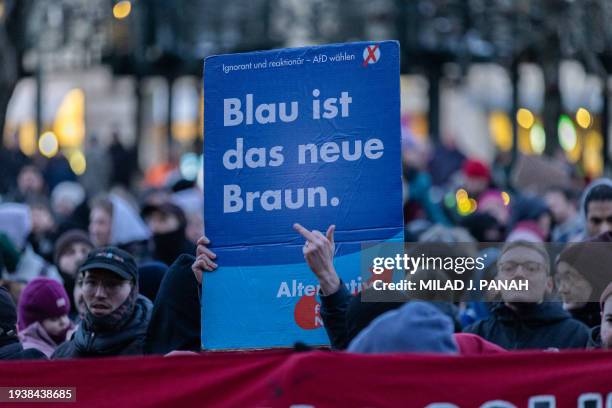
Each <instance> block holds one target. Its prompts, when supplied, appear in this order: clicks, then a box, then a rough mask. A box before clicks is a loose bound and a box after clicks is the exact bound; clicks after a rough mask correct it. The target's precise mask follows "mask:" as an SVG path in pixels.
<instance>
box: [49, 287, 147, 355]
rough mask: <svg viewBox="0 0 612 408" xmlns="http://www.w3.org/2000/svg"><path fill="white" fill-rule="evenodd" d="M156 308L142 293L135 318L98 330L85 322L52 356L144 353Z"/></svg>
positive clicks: (133, 315) (136, 307) (134, 312)
mask: <svg viewBox="0 0 612 408" xmlns="http://www.w3.org/2000/svg"><path fill="white" fill-rule="evenodd" d="M152 310H153V305H152V303H151V301H150V300H149V299H147V298H145V297H144V296H142V295H139V296H138V298H137V300H136V304H135V305H134V309H133V311H132V316H131V318H130V319H129V320H128V321H127V322H126V323H125V324H124V325H123V326H122V327H117V328H116V330H113V331H107V332H94V331H92V330H91V329H90V328H89V327H88V324H87V322H86V321H82V322H81V324H80V325H79V327H78V329H77V331H76V332H75V333H74V335H73V336H72V339H71V340H70V341H67V342H65V343H64V344H62V345H61V346H59V347H58V348H57V350H55V353H53V355H52V356H51V358H52V359H57V358H84V357H111V356H127V355H142V354H143V349H144V340H145V335H146V332H147V327H148V325H149V321H150V320H151V311H152Z"/></svg>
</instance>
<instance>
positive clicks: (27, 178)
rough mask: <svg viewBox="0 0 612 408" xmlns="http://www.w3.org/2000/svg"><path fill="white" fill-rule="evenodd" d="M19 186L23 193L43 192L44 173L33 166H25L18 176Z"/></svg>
mask: <svg viewBox="0 0 612 408" xmlns="http://www.w3.org/2000/svg"><path fill="white" fill-rule="evenodd" d="M17 186H18V188H19V191H20V192H21V193H22V194H27V193H40V192H42V189H43V186H44V182H43V178H42V175H41V174H40V173H39V172H38V170H36V169H35V168H33V167H24V168H23V169H22V170H21V172H20V173H19V176H18V177H17Z"/></svg>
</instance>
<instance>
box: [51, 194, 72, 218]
mask: <svg viewBox="0 0 612 408" xmlns="http://www.w3.org/2000/svg"><path fill="white" fill-rule="evenodd" d="M74 209H75V205H74V203H73V202H72V201H71V200H69V199H67V198H59V199H58V200H57V201H56V202H55V203H54V204H53V211H54V212H55V214H57V215H58V216H61V217H70V215H72V213H73V212H74Z"/></svg>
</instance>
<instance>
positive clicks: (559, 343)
mask: <svg viewBox="0 0 612 408" xmlns="http://www.w3.org/2000/svg"><path fill="white" fill-rule="evenodd" d="M521 307H522V310H521V312H520V314H519V313H517V312H515V311H514V310H512V309H511V308H509V307H508V306H506V305H505V304H503V303H499V304H497V305H495V306H494V307H493V309H492V310H491V316H490V317H489V318H488V319H485V320H481V321H479V322H477V323H474V324H472V325H470V326H468V327H466V328H465V329H464V330H463V332H464V333H473V334H477V335H479V336H480V337H482V338H484V339H485V340H488V341H490V342H492V343H495V344H497V345H498V346H501V347H503V348H505V349H506V350H522V349H549V348H556V349H567V348H584V347H586V345H587V341H588V336H589V333H588V328H587V326H585V325H584V324H582V323H581V322H579V321H577V320H575V319H573V318H572V317H571V316H570V315H569V313H567V312H566V311H565V310H563V308H562V307H561V305H560V304H559V303H555V302H543V303H539V304H534V303H525V304H522V305H521Z"/></svg>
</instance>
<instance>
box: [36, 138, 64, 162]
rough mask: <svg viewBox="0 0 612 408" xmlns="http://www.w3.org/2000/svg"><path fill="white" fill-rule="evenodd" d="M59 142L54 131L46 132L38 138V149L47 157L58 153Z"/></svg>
mask: <svg viewBox="0 0 612 408" xmlns="http://www.w3.org/2000/svg"><path fill="white" fill-rule="evenodd" d="M58 148H59V144H58V143H57V137H55V134H54V133H53V132H45V133H43V134H42V135H41V136H40V139H39V140H38V150H40V153H41V154H42V155H43V156H45V157H49V158H51V157H53V156H55V155H56V154H57V150H58Z"/></svg>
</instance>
